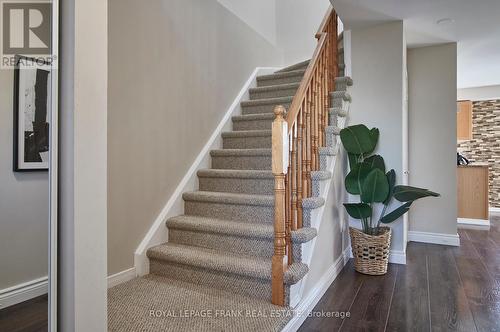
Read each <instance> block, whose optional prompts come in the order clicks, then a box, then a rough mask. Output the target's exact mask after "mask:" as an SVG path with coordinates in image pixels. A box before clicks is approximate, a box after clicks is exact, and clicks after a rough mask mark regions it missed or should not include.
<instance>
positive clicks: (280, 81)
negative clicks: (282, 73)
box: [257, 75, 303, 87]
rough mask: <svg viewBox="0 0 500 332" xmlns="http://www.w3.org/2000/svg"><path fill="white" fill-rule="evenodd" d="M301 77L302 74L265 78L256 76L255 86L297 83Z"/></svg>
mask: <svg viewBox="0 0 500 332" xmlns="http://www.w3.org/2000/svg"><path fill="white" fill-rule="evenodd" d="M302 77H303V76H302V75H297V76H289V77H283V78H275V79H267V80H259V78H258V77H257V86H258V87H264V86H271V85H280V84H288V83H298V82H300V81H302Z"/></svg>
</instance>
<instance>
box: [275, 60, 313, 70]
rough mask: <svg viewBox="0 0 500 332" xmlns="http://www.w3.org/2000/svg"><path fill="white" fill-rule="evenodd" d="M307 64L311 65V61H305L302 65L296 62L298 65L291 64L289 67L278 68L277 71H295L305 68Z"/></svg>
mask: <svg viewBox="0 0 500 332" xmlns="http://www.w3.org/2000/svg"><path fill="white" fill-rule="evenodd" d="M307 66H309V62H307V63H304V64H300V65H299V64H296V65H293V66H290V67H289V68H285V69H281V70H278V71H277V73H288V72H290V71H294V70H304V69H306V68H307Z"/></svg>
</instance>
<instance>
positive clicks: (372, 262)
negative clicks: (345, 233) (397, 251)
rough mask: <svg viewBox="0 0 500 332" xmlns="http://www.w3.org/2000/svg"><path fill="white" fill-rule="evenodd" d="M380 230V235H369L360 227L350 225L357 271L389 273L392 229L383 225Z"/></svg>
mask: <svg viewBox="0 0 500 332" xmlns="http://www.w3.org/2000/svg"><path fill="white" fill-rule="evenodd" d="M380 231H381V234H380V235H368V234H365V233H363V232H362V231H360V230H359V229H356V228H352V227H349V233H350V235H351V248H352V256H353V257H354V269H355V270H356V271H358V272H360V273H363V274H370V275H383V274H386V273H387V265H388V263H389V249H390V246H391V229H390V228H389V227H381V228H380Z"/></svg>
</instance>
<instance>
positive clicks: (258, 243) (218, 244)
mask: <svg viewBox="0 0 500 332" xmlns="http://www.w3.org/2000/svg"><path fill="white" fill-rule="evenodd" d="M168 241H169V242H172V243H177V244H183V245H189V246H197V247H203V248H208V249H215V250H221V251H223V252H231V253H235V254H242V255H251V256H258V257H267V258H271V257H272V256H273V253H274V244H273V243H274V240H273V239H271V238H269V239H258V238H245V237H238V236H234V235H226V234H214V233H204V232H195V231H189V230H182V229H169V230H168ZM293 257H294V260H295V261H296V262H299V261H302V245H300V244H294V245H293Z"/></svg>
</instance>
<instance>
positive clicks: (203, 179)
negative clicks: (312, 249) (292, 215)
mask: <svg viewBox="0 0 500 332" xmlns="http://www.w3.org/2000/svg"><path fill="white" fill-rule="evenodd" d="M342 58H343V55H342V54H339V59H340V60H342ZM308 64H309V61H304V62H301V63H298V64H295V65H292V66H289V67H287V68H284V69H282V70H279V71H277V72H276V73H274V74H270V75H263V76H259V77H257V87H255V88H252V89H250V91H249V95H250V100H248V101H243V102H242V103H241V109H242V115H237V116H234V117H233V118H232V122H233V131H230V132H224V133H222V140H223V146H222V149H219V150H213V151H211V152H210V155H211V158H212V168H211V169H203V170H200V171H198V173H197V175H198V179H199V191H195V192H186V193H184V194H183V199H184V215H180V216H176V217H173V218H170V219H169V220H167V222H166V227H167V228H168V242H167V243H164V244H162V245H159V246H155V247H153V248H150V249H149V250H148V252H147V256H148V258H149V260H150V275H148V276H146V277H142V278H138V279H135V280H132V281H130V282H128V283H125V284H122V285H119V286H117V287H114V288H113V289H111V290H110V294H109V296H110V303H111V305H110V309H109V310H110V315H111V316H110V319H116V317H115V316H116V315H122V316H121V317H122V319H125V320H128V319H129V318H127V317H125V316H124V314H123V312H117V311H118V308H119V306H118V304H115V306H113V303H114V302H120V301H127V299H128V297H132V294H133V293H132V292H131V291H130V289H127V287H128V288H130V287H131V288H132V289H133V288H134V287H135V288H137V289H138V290H139V289H140V290H141V292H144V288H145V287H146V286H145V285H146V284H147V285H151V284H152V283H154V284H155V285H156V286H155V287H159V289H158V294H163V293H164V292H172V293H173V294H176V292H179V287H186V285H192V287H193V289H194V288H196V289H197V292H201V293H200V294H202V293H203V292H204V289H207V291H206V294H208V295H207V296H217V294H225V295H224V296H230V297H236V298H240V299H247V300H244V301H249V302H248V303H254V304H253V305H255V306H256V309H259V307H262V308H268V309H269V308H279V307H274V306H272V305H271V304H270V302H271V257H272V255H273V240H274V229H273V223H274V177H273V174H272V172H271V124H272V122H273V120H274V118H275V117H274V113H273V110H274V107H275V106H277V105H283V106H285V107H286V108H288V107H289V106H290V104H291V102H292V99H293V96H294V95H295V93H296V91H297V89H298V88H299V85H300V82H301V80H302V77H303V75H304V73H305V70H306V68H307V66H308ZM343 70H344V65H343V64H342V65H341V73H343ZM350 85H352V80H351V79H350V78H349V77H338V78H337V79H336V88H337V89H336V91H335V92H333V93H332V95H331V98H332V105H333V107H332V108H331V109H330V117H329V121H330V123H329V126H328V127H327V128H326V136H327V141H326V143H327V144H326V145H327V146H326V147H322V148H320V152H319V153H320V166H321V167H320V170H319V171H315V172H312V173H311V177H312V187H313V195H312V197H310V198H306V199H304V200H303V204H302V205H303V225H304V227H303V228H302V229H300V230H297V231H292V234H291V240H292V246H293V257H294V263H293V264H292V265H290V266H289V268H288V269H287V271H286V274H285V284H286V303H287V304H289V301H290V296H289V295H290V286H291V285H293V284H295V283H297V282H299V281H300V280H301V279H302V278H303V277H304V276H305V275H306V274H307V272H308V267H307V265H306V264H304V263H303V262H302V244H304V243H306V242H308V241H311V240H312V239H313V238H314V237H315V236H316V235H317V231H316V229H314V228H311V227H310V225H311V215H312V211H313V210H314V209H317V208H319V207H321V206H322V205H324V202H325V200H324V198H323V197H320V196H319V195H320V193H319V191H320V189H319V188H320V184H321V183H322V182H324V181H330V179H331V177H332V174H331V173H330V172H328V171H326V164H327V157H328V156H333V155H335V154H336V150H335V148H336V147H337V136H338V135H339V133H340V128H338V127H337V118H338V117H345V116H346V115H347V111H346V110H347V106H348V104H349V103H350V102H351V97H350V95H349V94H348V93H347V92H346V90H347V87H348V86H350ZM162 283H165V284H164V285H163V284H162ZM177 286H178V287H177ZM176 287H177V288H176ZM189 287H190V288H191V286H189ZM200 287H201V288H200ZM170 288H171V289H170ZM167 289H170V290H169V291H168V290H167ZM190 291H192V290H191V289H190V290H189V291H187V293H189V292H190ZM214 292H216V293H215V294H216V295H214ZM217 292H219V293H217ZM127 294H128V295H127ZM118 296H121V297H124V298H125V299H123V298H121V299H119V298H118ZM163 296H168V294H164V295H163ZM187 296H189V295H187ZM129 300H133V299H129ZM165 301H166V300H165ZM214 301H215V300H214ZM217 301H219V302H220V301H221V299H220V298H218V299H217ZM255 301H256V302H255ZM222 303H224V301H222ZM256 304H258V305H256ZM163 309H167V308H163ZM113 315H114V316H113ZM288 319H290V317H288V318H283V317H282V318H281V319H274V320H272V319H270V320H264V323H263V324H267V325H266V326H265V327H264V328H263V330H277V329H279V328H281V327H283V325H284V324H285V323H286V321H287V320H288ZM221 324H225V323H221ZM245 324H246V323H245ZM255 324H257V322H255ZM259 324H260V323H259ZM220 326H222V325H219V327H220ZM117 331H118V330H117ZM120 331H129V330H127V329H123V330H120ZM130 331H133V329H130Z"/></svg>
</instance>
